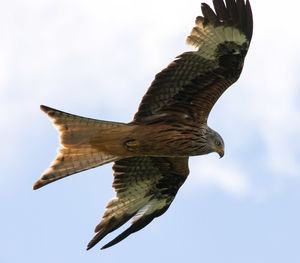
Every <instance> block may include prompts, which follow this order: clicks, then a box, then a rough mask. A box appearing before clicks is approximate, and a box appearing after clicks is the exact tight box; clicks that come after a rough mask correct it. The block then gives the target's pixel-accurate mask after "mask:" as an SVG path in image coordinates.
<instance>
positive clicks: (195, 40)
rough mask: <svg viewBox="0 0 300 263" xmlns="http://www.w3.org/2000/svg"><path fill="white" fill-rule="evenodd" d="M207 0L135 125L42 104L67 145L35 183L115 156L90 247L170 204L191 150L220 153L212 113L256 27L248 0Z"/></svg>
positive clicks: (145, 221) (221, 148) (150, 92)
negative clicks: (109, 190)
mask: <svg viewBox="0 0 300 263" xmlns="http://www.w3.org/2000/svg"><path fill="white" fill-rule="evenodd" d="M213 5H214V10H215V11H214V10H213V9H212V8H211V7H210V6H209V5H207V4H205V3H202V5H201V9H202V14H203V15H202V16H198V17H197V18H196V25H195V27H194V28H193V30H192V32H191V34H190V35H189V36H188V38H187V43H188V44H190V45H192V46H194V47H195V48H196V49H195V51H190V52H185V53H183V54H181V55H179V56H178V57H176V59H175V60H174V61H173V62H172V63H171V64H169V65H168V66H167V68H165V69H164V70H162V71H161V72H159V73H158V74H157V75H156V76H155V79H154V81H153V82H152V83H151V85H150V87H149V89H148V91H147V92H146V94H145V95H144V97H143V99H142V101H141V103H140V105H139V108H138V111H137V113H136V114H135V116H134V118H133V120H132V121H131V122H130V123H119V122H111V121H102V120H95V119H90V118H84V117H80V116H76V115H72V114H69V113H65V112H62V111H59V110H55V109H52V108H49V107H46V106H41V110H42V111H44V112H45V113H46V114H47V115H48V116H49V117H50V118H51V119H52V121H53V123H54V125H55V126H56V127H57V128H58V130H59V132H60V144H61V146H62V147H61V148H60V149H59V153H58V155H57V157H56V159H55V160H54V162H53V163H52V164H51V166H50V168H49V169H47V170H46V171H45V172H44V173H43V174H42V176H41V178H40V179H39V180H38V181H36V182H35V184H34V186H33V189H38V188H40V187H42V186H44V185H47V184H49V183H52V182H54V181H56V180H59V179H62V178H64V177H67V176H69V175H72V174H75V173H78V172H81V171H84V170H87V169H90V168H93V167H97V166H100V165H103V164H106V163H109V162H114V165H113V171H114V181H113V185H112V186H113V188H114V190H115V192H116V196H115V197H114V198H113V199H112V200H110V201H109V202H108V204H107V206H106V210H105V213H104V215H103V217H102V220H101V222H100V223H99V224H98V225H97V226H96V228H95V232H96V235H95V236H94V238H93V239H92V240H91V241H90V243H89V244H88V247H87V249H90V248H92V247H93V246H94V245H95V244H97V243H98V242H99V241H100V240H101V239H102V238H104V237H105V236H106V235H107V234H109V233H111V232H112V231H114V230H116V229H117V228H119V227H120V226H122V225H123V224H124V223H126V222H127V221H129V220H130V219H132V221H131V225H130V227H129V228H128V229H126V230H125V231H124V232H123V233H121V234H120V235H118V236H117V237H116V238H115V239H113V240H112V241H111V242H109V243H108V244H106V245H105V246H103V247H102V248H107V247H110V246H112V245H115V244H116V243H118V242H120V241H121V240H123V239H124V238H126V237H127V236H129V235H130V234H132V233H134V232H136V231H138V230H140V229H142V228H144V227H145V226H146V225H148V224H149V223H150V222H151V221H152V220H153V219H154V218H156V217H158V216H160V215H162V214H163V213H164V212H166V210H167V209H168V208H169V206H170V204H171V203H172V201H173V200H174V198H175V195H176V194H177V191H178V190H179V188H180V187H181V185H182V184H183V183H184V181H185V180H186V178H187V176H188V174H189V168H188V159H189V156H195V155H204V154H208V153H212V152H216V153H218V154H219V156H220V157H222V156H223V155H224V141H223V139H222V137H221V136H220V135H219V134H218V133H217V132H216V131H214V130H213V129H211V128H210V127H208V125H207V118H208V116H209V113H210V111H211V109H212V107H213V106H214V104H215V103H216V101H217V100H218V99H219V97H220V96H221V95H222V94H223V92H224V91H225V90H226V89H227V88H228V87H229V86H231V85H232V84H233V83H234V82H235V81H237V79H238V78H239V76H240V74H241V72H242V69H243V64H244V59H245V56H246V54H247V51H248V48H249V45H250V41H251V37H252V31H253V21H252V12H251V7H250V3H249V0H246V2H244V0H225V2H223V0H213Z"/></svg>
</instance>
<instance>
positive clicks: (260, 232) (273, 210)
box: [0, 0, 300, 263]
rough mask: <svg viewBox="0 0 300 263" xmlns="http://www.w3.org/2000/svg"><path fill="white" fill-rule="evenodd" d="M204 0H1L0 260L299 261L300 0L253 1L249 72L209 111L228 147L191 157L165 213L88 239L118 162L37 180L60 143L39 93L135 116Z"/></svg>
mask: <svg viewBox="0 0 300 263" xmlns="http://www.w3.org/2000/svg"><path fill="white" fill-rule="evenodd" d="M201 2H202V1H198V0H197V1H196V0H188V1H183V0H181V1H179V0H160V1H158V0H151V1H142V0H140V1H137V0H127V1H122V0H114V1H113V0H112V1H101V0H85V1H83V0H60V1H58V0H57V1H55V0H28V1H23V0H22V1H21V0H13V1H3V0H2V1H1V8H0V109H1V111H0V113H1V114H0V123H1V138H2V140H1V158H0V159H1V168H2V171H1V174H0V211H1V214H0V215H1V217H0V222H1V224H0V247H1V253H0V262H4V263H6V262H9V263H11V262H13V263H14V262H24V263H36V262H43V263H47V262H51V263H52V262H58V263H60V262H132V263H133V262H183V261H184V262H205V263H210V262H212V263H215V262H225V263H227V262H229V263H240V262H243V263H266V262H272V263H277V262H278V263H279V262H280V263H281V262H300V226H299V222H300V209H299V203H300V139H299V134H300V103H299V101H300V74H299V68H300V52H299V47H300V26H299V25H300V22H299V8H300V4H299V3H298V2H297V1H292V0H286V1H279V0H273V1H272V0H264V1H259V0H252V1H251V4H252V9H253V15H254V35H253V39H252V43H251V47H250V50H249V53H248V55H247V58H246V62H245V67H244V70H243V73H242V75H241V77H240V79H239V81H238V82H237V83H236V84H234V85H233V86H232V87H231V88H230V89H229V90H228V91H226V93H225V94H224V95H223V96H222V97H221V99H220V100H219V101H218V103H217V105H216V106H215V108H214V109H213V111H212V113H211V115H210V119H209V125H210V126H211V127H212V128H213V129H215V130H216V131H218V132H219V133H220V134H221V135H222V137H223V139H224V140H225V145H226V149H225V157H224V158H222V159H218V156H217V155H216V154H211V155H208V156H202V157H193V158H192V159H191V161H190V171H191V173H190V176H189V178H188V180H187V182H186V183H185V184H184V186H183V187H182V188H181V190H180V191H179V193H178V195H177V197H176V199H175V201H174V202H173V204H172V206H171V207H170V209H169V210H168V211H167V212H166V213H165V214H164V215H163V216H162V217H160V218H158V219H156V220H154V221H153V222H152V223H151V224H150V225H149V226H147V227H146V228H145V229H143V230H142V231H140V232H138V233H136V234H134V235H131V236H130V237H129V238H127V239H126V240H124V241H123V242H121V243H120V244H118V245H116V246H114V247H112V248H110V249H107V250H103V251H100V250H99V249H100V247H101V245H104V244H105V243H106V242H108V241H110V240H111V239H112V238H113V237H115V236H116V235H117V234H118V233H119V232H120V231H116V232H115V233H113V234H112V235H109V236H107V237H106V238H105V239H104V240H103V242H101V243H100V245H98V246H96V247H94V248H93V249H92V250H90V251H88V252H87V251H85V248H86V245H87V243H88V242H89V240H90V239H91V238H92V237H93V230H94V227H95V226H96V225H97V224H98V223H99V221H100V219H101V216H102V214H103V212H104V208H105V205H106V203H107V201H108V200H109V199H111V198H112V197H113V196H114V192H113V190H112V188H111V183H112V179H113V178H112V171H111V165H106V166H103V167H99V168H96V169H92V170H90V171H86V172H82V173H80V174H77V175H73V176H71V177H69V178H67V179H65V180H61V181H58V182H56V183H53V184H51V185H48V186H46V187H44V188H42V189H40V190H38V191H33V190H32V185H33V183H34V181H35V180H37V179H38V178H39V177H40V175H41V173H42V172H43V171H44V170H45V169H46V168H48V166H49V164H50V163H51V161H52V160H53V158H54V157H55V155H56V150H57V148H58V136H57V132H56V130H55V129H54V128H53V127H52V124H51V122H49V120H48V118H47V117H46V116H45V114H44V113H42V112H41V111H40V110H39V105H40V104H45V105H48V106H51V107H54V108H57V109H60V110H63V111H67V112H70V113H74V114H78V115H81V116H86V117H92V118H98V119H105V120H114V121H122V122H128V121H130V120H131V119H132V117H133V115H134V113H135V112H136V110H137V107H138V103H139V101H140V99H141V97H142V96H143V94H144V93H145V91H146V89H147V88H148V86H149V84H150V83H151V81H152V80H153V78H154V75H155V74H156V73H157V72H159V71H160V70H161V69H163V68H164V67H166V66H167V65H168V64H169V63H170V62H171V61H172V60H173V59H174V57H175V56H177V55H179V54H180V53H182V52H184V51H187V50H189V49H190V48H189V47H188V46H186V45H185V39H186V36H187V35H188V34H189V33H190V31H191V29H192V27H193V25H194V20H195V17H196V16H197V15H199V14H200V3H201ZM207 3H211V1H207ZM123 229H124V228H123Z"/></svg>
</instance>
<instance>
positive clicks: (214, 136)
mask: <svg viewBox="0 0 300 263" xmlns="http://www.w3.org/2000/svg"><path fill="white" fill-rule="evenodd" d="M206 142H207V143H206V146H207V148H208V149H207V150H209V152H216V153H218V154H219V156H220V158H222V157H223V156H224V141H223V139H222V137H221V135H220V134H219V133H217V132H216V131H214V130H213V129H211V128H209V127H208V130H207V133H206Z"/></svg>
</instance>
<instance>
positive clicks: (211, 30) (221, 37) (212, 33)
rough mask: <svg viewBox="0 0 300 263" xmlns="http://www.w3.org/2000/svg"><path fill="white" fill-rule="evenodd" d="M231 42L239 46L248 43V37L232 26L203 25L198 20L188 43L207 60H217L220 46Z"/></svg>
mask: <svg viewBox="0 0 300 263" xmlns="http://www.w3.org/2000/svg"><path fill="white" fill-rule="evenodd" d="M225 41H230V42H235V43H237V44H238V45H243V44H244V43H246V42H248V41H247V39H246V35H245V34H243V33H242V32H241V31H240V30H238V29H237V28H235V27H232V26H223V25H220V26H213V25H211V24H207V25H205V26H204V25H203V22H202V19H197V21H196V26H195V27H194V28H193V30H192V32H191V34H190V35H189V36H188V38H187V40H186V42H187V44H189V45H192V46H194V47H196V48H198V52H197V53H199V54H201V56H203V57H205V58H206V59H214V58H215V50H216V48H217V47H218V45H219V44H221V43H223V42H225Z"/></svg>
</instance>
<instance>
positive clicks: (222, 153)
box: [218, 149, 224, 159]
mask: <svg viewBox="0 0 300 263" xmlns="http://www.w3.org/2000/svg"><path fill="white" fill-rule="evenodd" d="M218 154H219V156H220V159H221V158H222V157H223V156H224V149H220V150H218Z"/></svg>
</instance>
